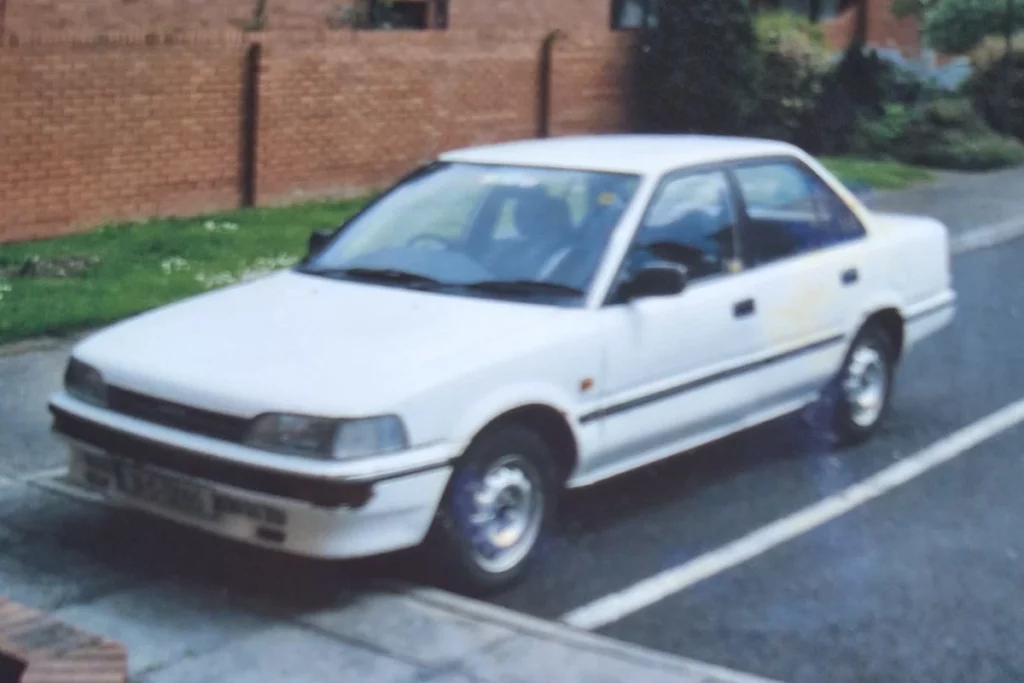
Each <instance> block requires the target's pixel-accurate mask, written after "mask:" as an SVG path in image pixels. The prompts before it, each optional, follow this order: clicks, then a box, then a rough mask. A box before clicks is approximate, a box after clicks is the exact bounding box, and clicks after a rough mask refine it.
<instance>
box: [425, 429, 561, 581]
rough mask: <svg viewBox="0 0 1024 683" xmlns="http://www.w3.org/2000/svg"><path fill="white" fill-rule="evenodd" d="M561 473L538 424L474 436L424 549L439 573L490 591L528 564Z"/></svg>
mask: <svg viewBox="0 0 1024 683" xmlns="http://www.w3.org/2000/svg"><path fill="white" fill-rule="evenodd" d="M556 482H557V474H556V468H555V466H554V460H553V458H552V455H551V449H550V447H549V446H548V444H547V443H546V442H545V441H544V439H543V438H541V436H540V435H538V434H537V433H536V432H534V431H533V430H531V429H529V428H527V427H522V426H519V425H502V426H498V427H495V428H492V429H489V430H487V431H485V432H484V433H482V434H481V435H480V436H479V437H477V438H476V439H475V440H474V441H473V443H472V444H471V445H470V447H469V448H468V449H467V450H466V453H465V454H464V455H463V457H462V458H461V459H460V460H459V462H458V464H457V465H456V468H455V471H454V472H453V473H452V478H451V481H450V482H449V484H448V488H447V490H446V491H445V494H444V496H443V498H442V499H441V504H440V507H439V509H438V514H437V517H436V519H435V521H434V526H433V527H432V529H431V531H430V534H429V535H428V538H427V543H426V547H425V550H426V552H427V553H428V554H429V560H430V562H431V564H432V565H434V567H435V568H436V569H438V570H440V571H439V572H438V579H439V580H440V581H441V582H443V583H446V584H449V585H451V587H453V588H455V589H457V590H460V591H462V592H468V593H473V594H483V593H488V592H491V591H494V590H497V589H499V588H503V587H505V586H508V585H511V584H512V583H514V582H515V581H516V580H518V579H519V578H520V577H521V576H522V574H523V573H524V572H525V571H526V568H527V566H528V564H529V562H530V560H531V559H532V558H533V555H534V551H535V549H536V546H537V541H538V539H539V538H540V537H541V534H542V533H543V532H544V531H545V529H546V528H547V524H548V521H549V519H550V517H551V513H552V509H553V507H554V506H553V503H554V499H555V494H556V490H557V486H556Z"/></svg>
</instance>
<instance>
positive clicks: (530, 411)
mask: <svg viewBox="0 0 1024 683" xmlns="http://www.w3.org/2000/svg"><path fill="white" fill-rule="evenodd" d="M510 424H514V425H519V426H522V427H526V428H528V429H531V430H534V431H536V432H537V434H538V435H539V436H540V437H541V438H542V439H543V440H544V441H545V443H547V445H548V446H549V447H550V449H551V455H552V457H553V458H554V460H555V465H556V467H557V468H558V476H559V485H564V484H565V482H566V481H568V479H569V477H570V476H571V475H572V473H573V472H574V471H575V469H576V465H577V464H578V462H579V440H578V438H577V435H576V431H575V430H574V429H573V427H572V424H571V422H570V420H569V417H568V416H567V414H566V413H565V412H564V411H562V410H560V409H558V408H556V407H555V406H553V405H551V404H549V403H544V402H529V403H523V404H521V405H517V406H514V407H509V408H506V409H505V410H504V411H503V412H501V413H499V414H498V415H495V416H494V417H492V418H490V419H489V420H488V421H487V422H485V423H484V424H483V425H482V426H481V427H479V428H478V429H477V430H476V433H475V434H474V436H473V439H472V440H475V439H476V438H477V437H479V436H480V435H481V434H483V433H484V432H487V431H490V430H492V429H495V428H498V427H501V426H504V425H510ZM472 440H471V442H472Z"/></svg>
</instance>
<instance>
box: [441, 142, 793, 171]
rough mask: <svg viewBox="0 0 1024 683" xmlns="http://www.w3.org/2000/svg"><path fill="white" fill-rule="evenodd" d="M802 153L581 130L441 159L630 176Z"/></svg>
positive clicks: (762, 145) (771, 146) (783, 147)
mask: <svg viewBox="0 0 1024 683" xmlns="http://www.w3.org/2000/svg"><path fill="white" fill-rule="evenodd" d="M775 155H790V156H798V157H802V156H803V153H802V152H801V151H800V150H799V149H798V148H797V147H794V146H793V145H790V144H787V143H784V142H779V141H776V140H765V139H760V138H741V137H725V136H717V135H635V134H633V135H584V136H575V137H556V138H542V139H534V140H519V141H515V142H504V143H499V144H492V145H481V146H476V147H467V148H463V149H457V150H452V151H450V152H447V153H445V154H442V155H441V156H440V159H441V160H442V161H453V162H463V163H472V164H502V165H509V166H536V167H542V168H565V169H577V170H586V171H603V172H609V173H629V174H635V175H660V174H662V173H665V172H668V171H671V170H674V169H678V168H683V167H688V166H698V165H701V164H709V163H715V162H719V161H728V160H736V159H744V158H749V157H761V156H775Z"/></svg>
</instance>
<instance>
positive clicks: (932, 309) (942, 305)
mask: <svg viewBox="0 0 1024 683" xmlns="http://www.w3.org/2000/svg"><path fill="white" fill-rule="evenodd" d="M955 306H956V300H955V299H951V300H949V301H940V302H939V303H937V304H932V305H931V306H928V307H927V308H924V309H922V310H920V311H917V312H916V313H912V314H910V315H908V316H907V317H906V322H908V323H909V322H915V321H917V320H920V319H921V318H927V317H928V316H930V315H935V314H936V313H939V312H941V311H944V310H946V309H947V308H953V307H955Z"/></svg>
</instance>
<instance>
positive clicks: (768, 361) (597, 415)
mask: <svg viewBox="0 0 1024 683" xmlns="http://www.w3.org/2000/svg"><path fill="white" fill-rule="evenodd" d="M845 338H846V337H845V335H842V334H837V335H833V336H831V337H827V338H825V339H822V340H821V341H817V342H814V343H812V344H808V345H806V346H801V347H798V348H795V349H790V350H789V351H784V352H782V353H779V354H776V355H774V356H768V357H767V358H762V359H761V360H759V361H755V362H753V363H744V364H743V365H739V366H737V367H735V368H729V369H728V370H722V371H720V372H716V373H713V374H711V375H707V376H705V377H701V378H699V379H695V380H691V381H689V382H686V383H684V384H680V385H678V386H674V387H669V388H668V389H662V390H661V391H656V392H654V393H653V394H648V395H646V396H641V397H639V398H634V399H632V400H629V401H625V402H623V403H617V404H615V405H611V406H608V407H607V408H601V409H600V410H595V411H593V412H591V413H586V414H584V415H581V416H580V418H579V421H580V424H586V423H588V422H593V421H594V420H601V419H604V418H606V417H610V416H612V415H617V414H619V413H624V412H626V411H629V410H633V409H635V408H639V407H641V406H645V405H647V404H649V403H655V402H657V401H662V400H664V399H666V398H672V397H673V396H677V395H679V394H682V393H685V392H687V391H692V390H693V389H698V388H700V387H702V386H705V385H707V384H711V383H713V382H720V381H722V380H726V379H729V378H731V377H735V376H736V375H741V374H743V373H745V372H751V371H753V370H757V369H759V368H763V367H765V366H766V365H772V364H773V363H780V362H782V361H784V360H789V359H791V358H794V357H796V356H800V355H803V354H805V353H811V352H813V351H818V350H819V349H823V348H826V347H828V346H832V345H834V344H838V343H840V342H842V341H843V340H844V339H845Z"/></svg>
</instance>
